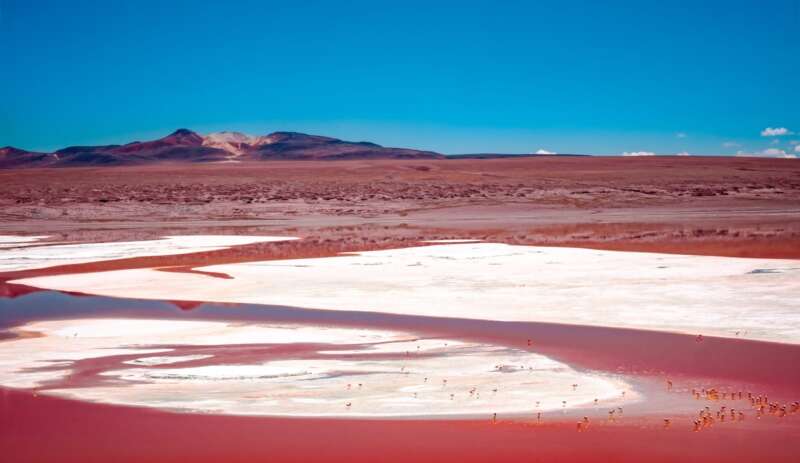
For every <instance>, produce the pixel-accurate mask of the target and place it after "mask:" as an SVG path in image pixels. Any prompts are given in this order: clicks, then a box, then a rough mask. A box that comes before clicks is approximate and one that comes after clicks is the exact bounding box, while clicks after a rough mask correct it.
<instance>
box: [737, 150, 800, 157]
mask: <svg viewBox="0 0 800 463" xmlns="http://www.w3.org/2000/svg"><path fill="white" fill-rule="evenodd" d="M795 151H800V150H797V149H795ZM736 156H740V157H751V158H786V159H794V158H796V157H797V156H795V155H794V154H791V153H787V152H786V151H784V150H782V149H778V148H767V149H765V150H763V151H757V152H755V153H748V152H745V151H739V152H738V153H736Z"/></svg>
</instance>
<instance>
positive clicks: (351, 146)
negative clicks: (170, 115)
mask: <svg viewBox="0 0 800 463" xmlns="http://www.w3.org/2000/svg"><path fill="white" fill-rule="evenodd" d="M441 158H444V155H442V154H439V153H435V152H433V151H420V150H414V149H406V148H388V147H384V146H381V145H378V144H375V143H370V142H351V141H344V140H339V139H337V138H331V137H323V136H319V135H307V134H304V133H297V132H274V133H271V134H269V135H263V136H250V135H246V134H243V133H239V132H215V133H210V134H208V135H200V134H198V133H196V132H193V131H191V130H187V129H178V130H176V131H175V132H173V133H171V134H169V135H167V136H166V137H163V138H159V139H158V140H151V141H134V142H131V143H127V144H125V145H99V146H70V147H67V148H62V149H60V150H57V151H54V152H52V153H42V152H34V151H25V150H22V149H18V148H14V147H11V146H7V147H5V148H0V168H5V169H11V168H23V167H72V166H105V165H135V164H148V163H156V162H242V161H266V160H339V159H441Z"/></svg>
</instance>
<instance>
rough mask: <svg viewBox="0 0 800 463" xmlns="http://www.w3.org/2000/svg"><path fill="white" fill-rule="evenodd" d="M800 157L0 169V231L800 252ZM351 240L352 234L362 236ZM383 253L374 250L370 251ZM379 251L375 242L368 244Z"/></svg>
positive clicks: (91, 236)
mask: <svg viewBox="0 0 800 463" xmlns="http://www.w3.org/2000/svg"><path fill="white" fill-rule="evenodd" d="M798 204H800V163H798V162H795V161H794V160H791V159H789V160H784V159H752V158H680V157H668V158H651V159H647V158H636V159H632V158H558V157H547V158H525V159H499V160H458V161H450V160H444V161H342V162H302V163H298V162H270V163H259V164H255V165H197V166H191V167H187V166H185V165H184V166H168V165H161V166H150V167H137V168H133V167H124V168H103V169H91V168H75V169H32V170H24V171H14V172H11V171H3V172H0V233H3V234H33V233H36V234H44V233H45V232H46V233H47V234H50V235H51V236H50V238H49V239H50V240H53V241H59V240H67V241H75V240H78V241H108V240H121V241H124V240H138V239H147V238H152V237H153V236H156V235H160V234H186V233H206V234H230V233H236V234H282V233H287V232H288V233H290V234H294V235H295V236H303V237H319V238H320V239H323V240H329V241H334V242H338V243H345V242H349V243H346V244H349V245H350V246H351V247H353V246H354V245H358V244H362V242H361V240H374V241H378V242H380V241H382V240H394V241H397V240H400V239H404V238H408V237H409V236H414V235H418V236H417V239H447V238H464V234H465V233H469V234H470V236H471V237H474V238H489V239H491V240H493V241H500V242H509V243H518V244H540V245H551V244H555V245H569V246H586V247H598V248H605V249H627V250H651V251H659V250H660V251H666V252H680V253H691V254H695V253H697V254H712V255H731V256H745V257H747V256H760V257H800V220H798V218H800V207H799V206H798ZM353 235H354V236H353ZM373 245H374V243H373ZM373 247H374V246H373Z"/></svg>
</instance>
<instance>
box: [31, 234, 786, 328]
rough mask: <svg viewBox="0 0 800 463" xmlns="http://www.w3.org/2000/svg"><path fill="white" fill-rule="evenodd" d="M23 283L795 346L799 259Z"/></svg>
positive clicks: (544, 251) (504, 249) (470, 259)
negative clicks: (632, 330)
mask: <svg viewBox="0 0 800 463" xmlns="http://www.w3.org/2000/svg"><path fill="white" fill-rule="evenodd" d="M200 270H204V271H208V272H220V273H225V274H228V275H230V276H231V277H232V279H221V278H213V277H209V276H206V275H199V274H191V273H175V272H161V271H157V270H151V269H136V270H120V271H112V272H104V273H86V274H76V275H61V276H50V277H39V278H29V279H23V280H18V281H16V282H17V283H23V284H26V285H31V286H36V287H40V288H47V289H57V290H71V291H81V292H86V293H91V294H98V295H106V296H119V297H131V298H146V299H181V298H183V299H187V300H205V301H217V302H241V303H259V304H273V305H284V306H296V307H305V308H316V309H325V310H348V311H368V312H382V313H394V314H407V315H423V316H436V317H456V318H470V319H486V320H503V321H537V322H553V323H570V324H581V325H592V326H612V327H623V328H637V329H648V330H662V331H672V332H681V333H690V334H704V335H718V336H726V337H739V338H745V339H754V340H765V341H776V342H785V343H795V344H796V343H799V342H800V302H798V300H800V298H798V295H800V261H798V260H788V259H748V258H730V257H709V256H689V255H676V254H657V253H637V252H614V251H597V250H589V249H576V248H557V247H532V246H516V245H506V244H497V243H461V244H458V243H456V244H438V245H430V246H422V247H412V248H404V249H394V250H385V251H372V252H362V253H353V254H346V255H341V256H337V257H329V258H314V259H298V260H276V261H263V262H249V263H237V264H226V265H215V266H209V267H203V268H200Z"/></svg>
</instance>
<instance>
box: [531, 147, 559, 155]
mask: <svg viewBox="0 0 800 463" xmlns="http://www.w3.org/2000/svg"><path fill="white" fill-rule="evenodd" d="M533 154H558V153H555V152H553V151H547V150H546V149H542V148H539V149H538V150H536V152H535V153H533Z"/></svg>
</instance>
